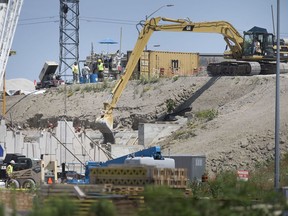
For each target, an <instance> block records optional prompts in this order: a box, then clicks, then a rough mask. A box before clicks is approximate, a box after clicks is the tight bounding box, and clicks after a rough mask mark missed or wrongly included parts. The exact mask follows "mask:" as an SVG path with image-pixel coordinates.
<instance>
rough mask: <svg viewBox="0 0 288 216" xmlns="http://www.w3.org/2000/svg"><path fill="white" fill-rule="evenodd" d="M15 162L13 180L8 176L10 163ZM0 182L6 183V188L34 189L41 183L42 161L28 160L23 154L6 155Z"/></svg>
mask: <svg viewBox="0 0 288 216" xmlns="http://www.w3.org/2000/svg"><path fill="white" fill-rule="evenodd" d="M11 160H14V161H15V164H14V165H13V174H12V177H11V178H8V177H7V176H6V167H7V165H8V163H9V162H10V161H11ZM0 180H1V181H6V187H8V188H9V187H13V188H20V187H21V188H34V187H35V186H36V185H40V182H41V160H40V159H31V158H26V157H25V156H24V155H21V154H9V153H8V154H6V156H5V159H4V160H3V163H2V164H1V170H0Z"/></svg>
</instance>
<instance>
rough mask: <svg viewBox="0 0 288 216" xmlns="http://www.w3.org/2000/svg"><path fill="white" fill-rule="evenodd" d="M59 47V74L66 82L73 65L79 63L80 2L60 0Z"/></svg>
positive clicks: (77, 0) (70, 74)
mask: <svg viewBox="0 0 288 216" xmlns="http://www.w3.org/2000/svg"><path fill="white" fill-rule="evenodd" d="M59 45H60V55H59V68H58V71H59V72H58V73H59V75H61V76H64V77H65V81H66V80H67V77H68V76H72V73H71V66H72V65H73V63H74V62H75V61H76V62H79V0H60V38H59ZM67 71H68V72H67Z"/></svg>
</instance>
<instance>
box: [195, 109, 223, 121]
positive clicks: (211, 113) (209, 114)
mask: <svg viewBox="0 0 288 216" xmlns="http://www.w3.org/2000/svg"><path fill="white" fill-rule="evenodd" d="M217 116H218V111H217V110H215V109H208V110H202V111H198V112H196V113H195V117H196V118H197V119H199V120H202V121H203V120H204V121H211V120H213V119H214V118H216V117H217Z"/></svg>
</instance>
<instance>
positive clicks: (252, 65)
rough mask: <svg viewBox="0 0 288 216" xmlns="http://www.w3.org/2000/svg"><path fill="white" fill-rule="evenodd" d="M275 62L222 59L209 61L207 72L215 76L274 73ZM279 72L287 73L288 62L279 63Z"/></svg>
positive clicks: (275, 68)
mask: <svg viewBox="0 0 288 216" xmlns="http://www.w3.org/2000/svg"><path fill="white" fill-rule="evenodd" d="M276 70H277V65H276V62H264V61H263V62H248V61H224V62H219V63H211V64H209V65H208V66H207V73H208V75H209V76H211V77H215V76H251V75H259V74H261V75H268V74H276ZM280 73H288V64H287V63H280Z"/></svg>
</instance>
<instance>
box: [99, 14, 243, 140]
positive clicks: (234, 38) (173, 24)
mask: <svg viewBox="0 0 288 216" xmlns="http://www.w3.org/2000/svg"><path fill="white" fill-rule="evenodd" d="M160 21H162V22H163V23H165V22H169V24H161V25H159V22H160ZM154 31H170V32H173V31H174V32H183V31H184V32H185V31H187V32H202V33H219V34H222V35H223V37H224V40H225V41H226V43H227V45H228V46H229V48H230V54H231V58H235V59H239V58H241V56H242V45H243V38H242V36H241V35H240V34H239V32H238V31H237V30H236V29H235V28H234V27H233V26H232V25H231V24H230V23H228V22H225V21H215V22H198V23H194V22H191V21H189V20H184V19H169V18H163V17H156V18H152V19H150V20H147V21H146V23H145V25H144V27H143V28H142V30H141V32H140V33H139V36H138V39H137V42H136V44H135V47H134V49H133V51H132V53H131V56H130V57H129V61H128V63H127V65H126V69H125V71H124V74H123V76H122V77H121V78H120V79H119V80H118V82H117V83H116V85H115V87H114V89H113V90H112V92H111V101H110V102H109V101H108V102H105V103H104V113H103V115H102V116H101V117H100V118H98V119H97V120H96V123H97V122H98V123H99V124H98V129H99V130H100V132H102V134H103V135H104V142H105V135H108V136H110V138H111V137H112V136H113V134H112V131H111V130H112V129H113V113H112V112H113V109H114V108H115V106H116V104H117V102H118V100H119V98H120V96H121V95H122V93H123V90H124V89H125V87H126V85H127V83H128V81H129V79H130V77H131V75H132V73H133V71H134V69H135V67H136V65H137V63H138V61H139V59H140V56H141V54H142V52H143V50H144V48H145V46H146V44H147V42H148V40H149V39H150V37H151V35H152V33H153V32H154ZM110 138H107V139H108V140H110V142H113V140H114V139H110ZM111 140H112V141H111Z"/></svg>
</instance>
